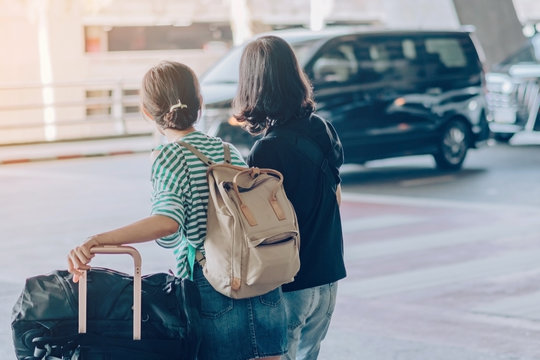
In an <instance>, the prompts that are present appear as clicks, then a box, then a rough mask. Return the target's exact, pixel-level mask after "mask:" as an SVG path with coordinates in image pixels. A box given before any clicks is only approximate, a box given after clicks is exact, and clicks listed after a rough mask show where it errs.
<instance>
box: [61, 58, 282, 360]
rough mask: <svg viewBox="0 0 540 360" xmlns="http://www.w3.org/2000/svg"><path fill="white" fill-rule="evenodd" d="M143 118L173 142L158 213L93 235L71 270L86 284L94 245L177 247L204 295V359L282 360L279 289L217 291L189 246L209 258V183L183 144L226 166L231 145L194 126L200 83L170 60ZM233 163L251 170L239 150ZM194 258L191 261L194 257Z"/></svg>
mask: <svg viewBox="0 0 540 360" xmlns="http://www.w3.org/2000/svg"><path fill="white" fill-rule="evenodd" d="M141 99H142V112H143V114H144V116H146V117H147V118H148V119H150V120H151V121H152V122H153V123H154V124H155V126H156V128H157V130H158V131H159V132H160V133H161V134H163V135H164V136H165V137H166V138H167V140H168V143H167V144H165V145H161V146H160V147H158V148H157V150H156V151H155V152H154V153H153V157H154V162H153V165H152V187H153V194H152V211H151V215H150V216H149V217H147V218H144V219H142V220H139V221H137V222H135V223H132V224H130V225H127V226H124V227H121V228H118V229H115V230H112V231H108V232H105V233H101V234H97V235H93V236H91V237H90V238H89V239H88V240H87V241H85V242H84V243H83V244H82V245H80V246H78V247H76V248H75V249H73V250H71V252H70V253H69V256H68V270H69V272H70V273H72V274H73V280H74V281H75V282H77V281H78V279H79V276H80V275H81V270H86V269H89V266H88V263H89V262H90V260H91V259H92V257H93V254H91V252H90V249H91V248H92V247H94V246H98V245H99V246H103V245H120V244H130V243H140V242H146V241H151V240H155V239H158V240H157V243H158V244H159V245H161V246H163V247H167V248H171V249H174V254H175V256H176V260H177V269H176V271H177V275H178V276H180V277H189V278H192V279H193V280H194V281H195V283H196V284H197V286H198V288H199V292H200V294H201V302H202V303H201V317H202V320H203V322H202V331H203V339H202V343H201V350H200V353H199V359H201V360H206V359H208V360H216V359H223V360H236V359H238V360H247V359H253V358H257V359H268V360H278V359H279V358H280V355H282V354H284V353H285V351H286V349H287V344H286V338H287V336H286V329H287V327H286V318H285V310H284V305H283V302H282V293H281V290H280V289H279V288H278V289H276V290H273V291H271V292H269V293H267V294H265V295H262V296H257V297H253V298H249V299H240V300H234V299H231V298H228V297H226V296H223V295H221V294H220V293H218V292H216V291H215V290H214V289H213V288H212V286H211V285H210V284H209V283H208V281H206V279H205V277H204V275H203V273H202V268H201V266H200V265H199V263H198V262H197V261H196V260H194V259H190V260H189V261H188V244H190V245H191V246H192V247H194V248H195V249H197V250H198V251H200V252H202V253H203V254H204V239H205V235H206V209H207V204H208V183H207V181H206V165H205V164H203V163H202V162H201V161H200V160H199V159H198V158H197V157H195V155H193V154H192V153H191V152H190V151H189V150H188V149H186V148H185V147H183V146H181V145H180V144H178V143H177V141H179V140H182V141H184V142H186V143H189V144H191V145H192V146H194V147H196V148H197V149H198V150H199V151H201V152H202V153H203V154H204V155H206V156H207V157H208V158H209V159H211V160H213V161H215V162H218V163H221V162H223V161H224V152H223V142H222V141H221V139H219V138H214V137H210V136H207V135H205V134H203V133H201V132H199V131H196V130H195V129H194V127H193V125H194V123H195V122H196V121H197V119H198V117H199V115H200V110H201V104H202V98H201V95H200V93H199V83H198V80H197V78H196V76H195V74H194V73H193V71H192V70H191V69H190V68H189V67H187V66H186V65H183V64H180V63H177V62H169V61H165V62H162V63H160V64H158V65H157V66H154V67H153V68H152V69H150V70H149V71H148V72H147V73H146V75H145V76H144V78H143V81H142V87H141ZM230 148H231V157H232V163H233V164H234V165H238V166H245V163H244V161H243V160H242V158H241V155H240V154H239V153H238V150H236V149H235V148H234V147H233V146H230ZM190 258H191V257H190Z"/></svg>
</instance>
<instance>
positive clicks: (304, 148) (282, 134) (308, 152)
mask: <svg viewBox="0 0 540 360" xmlns="http://www.w3.org/2000/svg"><path fill="white" fill-rule="evenodd" d="M268 135H269V136H270V137H272V136H273V137H279V138H281V139H284V140H286V141H287V142H288V143H290V144H291V145H293V146H294V147H295V148H296V150H298V151H299V152H300V153H301V154H302V155H303V156H304V157H306V158H307V159H308V160H309V161H310V162H311V163H312V164H313V165H315V166H317V167H318V168H319V169H320V171H321V172H322V173H323V174H324V175H325V176H326V177H327V178H328V179H329V180H331V182H330V183H331V184H334V186H335V183H336V180H335V178H334V175H333V174H332V172H331V171H330V166H329V165H328V157H327V156H326V154H325V153H324V152H323V150H322V149H321V147H320V145H319V144H318V143H317V142H315V140H313V139H311V138H310V137H308V136H305V135H300V134H298V133H296V132H295V131H292V130H289V129H280V128H276V129H272V130H271V131H270V133H269V134H268Z"/></svg>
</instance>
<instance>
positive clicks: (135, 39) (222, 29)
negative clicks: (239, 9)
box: [85, 23, 232, 53]
mask: <svg viewBox="0 0 540 360" xmlns="http://www.w3.org/2000/svg"><path fill="white" fill-rule="evenodd" d="M216 43H222V44H223V45H224V46H226V47H229V46H230V45H231V44H232V31H231V27H230V25H228V24H213V23H212V24H211V23H193V24H191V25H189V26H115V27H103V26H87V27H85V45H86V52H89V53H90V52H102V51H147V50H178V49H204V48H206V47H208V46H215V44H216Z"/></svg>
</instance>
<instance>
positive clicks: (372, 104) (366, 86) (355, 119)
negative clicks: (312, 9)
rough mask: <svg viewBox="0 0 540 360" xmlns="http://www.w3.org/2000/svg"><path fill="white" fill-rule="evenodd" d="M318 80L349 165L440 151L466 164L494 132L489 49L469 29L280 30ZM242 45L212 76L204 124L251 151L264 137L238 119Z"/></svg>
mask: <svg viewBox="0 0 540 360" xmlns="http://www.w3.org/2000/svg"><path fill="white" fill-rule="evenodd" d="M272 34H273V35H277V36H280V37H282V38H284V39H285V40H287V41H288V42H289V43H290V44H291V46H292V47H293V48H294V50H295V53H296V55H297V57H298V59H299V61H300V63H301V65H302V66H303V68H304V71H305V72H306V74H307V75H308V77H309V78H310V80H311V81H312V84H313V87H314V93H315V100H316V103H317V112H318V113H319V114H320V115H321V116H323V117H325V118H326V119H328V120H329V121H331V122H332V124H333V125H334V127H335V128H336V130H337V132H338V134H339V136H340V138H341V141H342V143H343V147H344V152H345V162H347V163H365V162H366V161H369V160H376V159H382V158H389V157H396V156H405V155H420V154H432V155H433V156H434V158H435V161H436V164H437V166H438V167H439V168H442V169H459V168H461V166H462V164H463V161H464V159H465V156H466V154H467V151H468V149H469V148H471V147H476V145H477V144H478V143H479V142H481V141H483V140H486V139H487V138H488V137H489V129H488V124H487V121H486V111H485V108H486V101H485V80H484V71H483V65H482V61H481V59H482V58H481V54H480V56H479V52H478V50H477V47H476V46H475V43H474V42H473V40H472V38H471V34H470V32H469V31H424V30H418V31H395V30H393V31H390V30H384V31H380V30H378V31H375V30H373V31H367V30H363V31H359V32H355V31H351V30H343V29H330V30H326V31H322V32H310V31H307V30H288V31H281V32H279V31H276V32H273V33H272ZM241 52H242V47H238V48H235V49H233V50H231V51H230V53H228V54H227V55H226V56H225V57H224V58H223V59H222V60H221V61H220V62H218V63H217V64H216V65H215V66H214V67H213V68H212V69H211V70H210V71H208V72H207V73H206V74H205V75H203V77H202V81H201V87H202V93H203V97H204V101H205V109H204V111H203V116H202V120H201V126H202V128H203V129H204V130H206V131H208V133H210V134H212V135H216V136H219V137H221V138H222V139H223V140H225V141H229V142H231V143H233V144H234V145H236V146H237V147H238V148H239V149H240V150H241V151H243V152H248V151H249V148H250V147H251V145H252V144H253V142H254V140H255V139H254V138H252V137H251V136H250V135H249V134H247V133H246V132H245V131H244V130H242V129H241V127H240V126H239V124H238V123H237V122H236V121H235V119H234V118H233V117H232V111H231V108H230V106H231V100H232V98H233V97H234V95H235V91H236V84H237V81H238V67H239V61H240V56H241Z"/></svg>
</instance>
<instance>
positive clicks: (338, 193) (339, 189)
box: [336, 184, 341, 206]
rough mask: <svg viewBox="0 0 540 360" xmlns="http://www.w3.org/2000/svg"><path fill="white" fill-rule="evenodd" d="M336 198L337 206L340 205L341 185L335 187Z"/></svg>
mask: <svg viewBox="0 0 540 360" xmlns="http://www.w3.org/2000/svg"><path fill="white" fill-rule="evenodd" d="M336 198H337V203H338V206H339V205H341V184H338V186H337V189H336Z"/></svg>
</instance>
